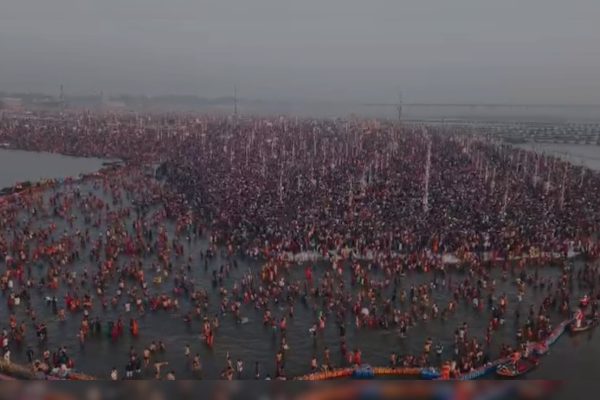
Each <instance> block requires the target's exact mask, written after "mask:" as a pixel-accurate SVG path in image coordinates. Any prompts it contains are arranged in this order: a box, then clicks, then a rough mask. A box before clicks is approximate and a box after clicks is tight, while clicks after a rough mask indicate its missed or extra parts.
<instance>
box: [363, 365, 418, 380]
mask: <svg viewBox="0 0 600 400" xmlns="http://www.w3.org/2000/svg"><path fill="white" fill-rule="evenodd" d="M422 370H423V369H422V368H405V367H401V368H390V367H374V368H373V371H374V372H375V376H407V377H413V378H418V377H420V376H421V372H422Z"/></svg>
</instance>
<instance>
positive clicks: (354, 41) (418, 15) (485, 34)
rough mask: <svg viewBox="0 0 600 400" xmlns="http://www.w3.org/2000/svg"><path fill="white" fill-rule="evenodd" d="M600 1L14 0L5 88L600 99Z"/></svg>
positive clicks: (4, 29) (4, 48)
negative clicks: (599, 43) (597, 20)
mask: <svg viewBox="0 0 600 400" xmlns="http://www.w3.org/2000/svg"><path fill="white" fill-rule="evenodd" d="M599 14H600V3H598V2H597V1H593V0H574V1H570V2H565V1H557V0H531V1H527V2H521V1H516V0H505V1H502V2H490V1H483V2H482V1H477V0H455V1H452V2H448V1H441V0H425V1H423V0H421V1H381V0H374V1H368V2H365V1H357V0H328V1H322V0H321V1H316V0H305V1H301V2H282V1H278V0H255V1H240V0H235V1H234V0H228V1H218V2H215V1H210V2H208V1H196V0H194V1H192V0H172V1H168V2H164V1H159V0H118V1H117V0H105V1H92V0H53V1H51V2H48V1H42V0H4V1H2V2H1V3H0V55H1V57H2V64H1V66H0V89H1V90H3V91H40V92H52V93H56V92H57V91H58V89H57V88H58V86H59V85H60V84H61V83H62V84H64V85H65V88H66V89H67V90H68V91H69V92H70V93H97V92H100V91H104V93H109V94H121V93H133V94H148V95H161V94H193V95H199V96H202V97H215V96H223V95H230V94H231V92H232V87H233V85H234V84H237V85H238V87H239V88H240V92H241V93H243V95H244V96H245V97H247V98H255V99H269V100H277V99H281V100H300V101H311V100H315V101H336V100H340V99H342V100H344V101H356V102H371V101H379V102H381V101H395V100H396V96H397V93H398V90H399V88H401V89H402V91H403V93H404V96H405V98H406V99H410V101H431V102H501V103H504V102H516V103H544V104H546V103H572V104H576V103H577V104H581V103H596V104H597V103H600V90H599V89H600V47H598V45H597V41H598V38H600V27H599V26H598V25H597V24H596V21H595V17H596V16H597V15H599Z"/></svg>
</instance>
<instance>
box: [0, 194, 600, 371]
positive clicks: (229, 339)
mask: <svg viewBox="0 0 600 400" xmlns="http://www.w3.org/2000/svg"><path fill="white" fill-rule="evenodd" d="M80 188H81V191H82V193H84V194H85V193H86V192H89V191H91V192H94V193H96V194H101V192H100V191H99V190H98V189H95V188H93V185H92V184H91V183H84V184H82V185H81V186H80ZM55 190H56V189H55ZM58 190H64V188H59V189H58ZM75 215H76V216H77V217H78V219H77V222H76V224H75V227H74V228H69V227H68V225H67V224H66V223H65V222H64V221H63V220H59V221H57V225H58V229H57V230H56V233H55V234H54V237H55V238H57V237H58V236H59V235H61V234H62V233H63V232H64V231H65V230H67V231H71V232H72V231H73V230H74V229H77V228H80V229H85V228H86V227H87V228H89V229H90V233H91V237H92V238H96V237H97V235H98V234H99V230H97V229H94V228H92V227H90V226H84V225H83V218H82V215H81V214H80V213H79V212H78V211H76V212H75ZM52 221H56V220H55V219H52ZM48 223H50V220H49V219H46V220H41V221H39V222H37V224H40V225H47V224H48ZM128 226H130V224H128ZM168 230H169V233H170V235H169V237H170V238H172V237H173V236H172V235H173V231H174V226H173V224H168ZM89 247H90V246H88V249H89ZM207 247H208V243H207V241H206V239H198V240H195V241H192V242H191V244H189V245H188V244H187V243H186V247H185V250H186V253H185V257H184V258H182V259H176V258H174V257H173V258H172V262H173V265H174V267H175V268H177V267H179V266H184V265H185V263H186V259H187V256H188V255H191V256H192V257H193V260H194V262H193V264H192V271H191V273H190V274H191V276H193V277H194V279H195V282H196V286H197V287H204V288H206V289H207V290H208V292H209V295H210V307H209V310H210V313H209V315H211V316H213V315H216V314H217V313H218V312H219V311H218V306H219V301H220V300H219V299H220V296H219V294H218V291H217V289H214V288H213V287H212V284H211V276H212V270H215V269H218V268H219V267H220V266H221V265H223V264H226V263H229V262H230V260H227V259H226V258H223V257H221V256H220V255H218V256H217V257H216V258H214V259H212V260H211V261H210V262H209V264H208V269H207V270H205V269H204V263H203V261H201V260H200V257H199V254H200V252H201V251H204V250H205V249H206V248H207ZM154 259H155V258H154V257H152V258H148V259H146V260H145V262H144V265H145V268H146V277H147V279H148V280H149V281H151V277H152V274H153V273H152V272H151V263H152V261H153V260H154ZM125 260H126V257H124V256H121V257H120V258H119V262H120V263H122V262H123V261H125ZM236 261H237V263H238V269H235V268H232V272H231V275H230V276H229V277H228V278H227V279H226V280H225V283H224V286H225V287H226V288H228V289H229V290H230V289H231V287H232V286H233V282H234V281H235V280H239V279H240V277H241V275H242V274H243V273H244V272H245V271H247V270H248V269H252V270H256V269H258V268H259V267H260V264H261V263H260V262H259V261H256V260H250V259H246V258H237V259H236ZM84 265H88V270H90V271H92V270H94V269H95V266H94V264H92V263H90V262H89V258H88V253H86V252H84V253H82V254H81V260H80V261H79V262H77V263H76V264H74V265H72V266H69V267H68V268H71V269H73V270H76V271H81V270H82V269H83V266H84ZM305 265H307V264H306V263H301V264H299V265H298V266H296V267H295V268H294V269H293V270H292V272H291V276H290V277H288V279H292V280H303V279H304V267H305ZM311 265H313V266H314V267H315V273H314V276H315V278H318V277H319V276H321V275H322V274H323V273H324V272H325V271H327V270H329V271H331V268H330V264H329V263H328V262H317V263H311ZM45 269H46V266H44V265H42V266H39V267H38V266H33V268H32V270H33V274H34V275H35V276H37V277H40V276H42V273H44V272H45ZM369 275H370V276H371V278H372V279H383V274H382V273H380V272H371V273H370V274H369ZM449 275H450V276H451V279H452V283H453V284H454V285H456V284H457V283H458V282H459V281H461V280H463V279H464V278H465V274H464V273H463V272H461V271H452V272H451V273H450V274H449ZM492 275H493V276H494V277H495V279H496V283H497V291H496V294H497V295H500V294H501V293H502V292H506V293H507V295H508V296H509V309H508V312H507V317H508V318H507V321H506V324H505V325H504V326H503V327H502V328H500V330H499V331H498V332H496V333H495V335H494V342H493V343H494V347H495V348H497V347H498V346H499V344H500V343H502V342H504V343H508V344H511V345H514V344H515V339H516V338H515V337H514V333H515V328H514V326H515V321H514V320H513V316H514V310H515V308H516V298H515V296H516V286H515V284H514V281H515V277H509V279H508V281H506V282H503V281H502V280H501V276H500V271H499V270H497V269H496V270H494V271H493V272H492ZM540 275H542V276H551V277H552V278H553V279H554V278H557V277H558V276H559V269H558V268H556V267H552V266H547V267H543V268H541V269H540ZM431 279H432V275H431V274H428V275H425V274H422V273H417V272H409V273H408V275H407V276H406V277H403V278H401V280H400V285H399V289H406V291H407V292H408V291H409V289H410V286H411V285H413V284H414V285H417V284H420V283H425V282H430V281H431ZM343 281H344V284H345V287H346V288H349V287H350V273H349V271H348V269H346V270H345V273H344V275H343ZM126 282H127V284H128V285H130V284H132V283H131V282H130V281H126ZM149 285H150V291H151V293H153V294H154V293H156V294H161V293H167V294H170V293H172V288H173V281H172V279H171V278H170V279H168V280H166V281H165V283H163V284H162V285H160V286H157V285H153V284H152V283H149ZM88 290H89V288H82V289H80V290H79V294H83V293H85V292H87V291H88ZM573 290H574V292H577V285H575V287H574V288H573ZM115 292H116V281H113V282H111V284H110V286H109V287H108V288H107V290H106V293H107V295H109V296H112V295H113V294H114V293H115ZM66 293H67V288H66V287H65V285H64V284H63V285H62V286H60V287H59V289H58V291H56V292H54V293H52V295H56V296H57V298H58V299H59V308H60V307H62V305H63V304H64V300H63V299H64V296H65V295H66ZM391 293H392V291H391V288H390V289H389V290H388V292H387V296H391ZM546 294H547V291H546V290H543V289H533V288H528V289H527V292H526V296H525V299H524V301H523V304H521V306H520V308H521V315H522V317H521V323H524V321H525V318H526V313H527V310H528V308H529V305H530V304H535V305H536V306H535V308H536V310H537V305H539V303H540V302H541V300H542V299H543V297H544V296H545V295H546ZM47 295H51V294H50V292H49V291H47V290H44V291H42V292H38V291H37V290H32V303H31V304H32V306H33V308H34V309H35V310H36V311H37V313H38V316H39V318H40V319H41V320H45V321H47V323H48V329H49V338H48V342H47V343H46V344H44V345H43V346H39V347H38V341H37V338H36V336H35V332H34V330H33V329H32V328H31V324H29V323H28V331H27V343H29V344H31V345H32V347H33V348H34V350H36V352H37V351H41V350H43V349H46V348H48V349H50V350H56V349H57V348H58V347H59V346H61V345H66V346H67V348H68V350H69V355H70V356H71V357H73V358H74V360H75V364H76V368H77V369H78V370H79V371H83V372H86V373H89V374H92V375H96V376H98V377H101V378H107V377H108V374H109V372H110V370H111V368H112V367H116V368H118V369H119V371H120V374H121V375H123V374H124V366H125V364H126V363H127V360H128V355H127V353H128V350H129V348H130V346H134V347H135V349H136V350H137V352H138V354H141V353H142V350H143V348H144V347H145V346H147V345H148V344H149V343H150V342H151V341H153V340H155V341H158V340H162V341H163V342H164V343H165V344H166V347H167V352H166V353H165V354H160V355H158V356H157V358H155V359H153V361H158V360H161V361H163V360H164V361H168V362H169V366H168V367H166V368H164V369H163V371H164V370H165V369H166V370H171V369H172V370H174V371H175V374H176V376H177V377H178V378H191V377H193V375H192V373H191V371H190V370H189V368H188V366H187V364H188V363H187V362H186V360H185V357H184V353H183V352H184V346H185V345H186V344H190V346H191V350H192V354H195V353H199V354H200V358H201V361H202V364H203V377H204V378H209V379H210V378H218V376H219V373H220V371H221V370H222V369H223V368H224V366H225V358H226V354H227V353H229V354H230V356H231V358H232V360H233V361H234V363H235V360H236V359H238V358H239V359H242V360H243V361H244V364H245V374H244V377H245V378H253V376H254V363H255V362H256V361H258V362H260V364H261V373H262V376H263V377H264V376H265V374H267V373H269V374H271V375H272V376H273V374H274V372H275V371H274V369H275V360H274V359H275V353H276V351H277V349H278V348H279V339H278V336H279V335H278V334H277V333H276V332H274V331H273V330H272V329H271V328H266V327H264V326H263V324H262V315H263V314H262V311H257V310H255V309H254V307H253V305H245V306H242V316H243V317H247V318H248V319H249V322H248V323H247V324H243V325H240V324H237V323H236V322H235V321H234V317H233V316H232V315H231V314H227V315H219V319H220V322H221V326H220V327H219V329H218V330H217V331H216V336H215V345H214V348H212V349H209V348H207V347H206V346H205V345H204V343H203V342H202V341H201V339H200V330H201V321H200V320H194V321H193V323H192V326H191V328H188V327H187V326H186V325H185V324H184V322H183V320H182V317H183V314H184V313H185V312H187V311H188V310H189V309H190V306H189V304H190V303H189V301H188V300H187V299H186V298H185V297H180V298H179V301H180V305H181V311H179V312H175V313H170V312H166V311H158V312H154V313H153V312H150V311H148V312H147V314H146V315H145V316H143V317H141V318H139V323H140V336H139V337H138V338H132V337H131V336H130V335H129V331H128V321H129V318H130V316H131V317H137V313H131V315H128V314H127V313H125V312H124V309H123V304H122V302H121V303H120V305H119V308H118V309H116V310H113V309H110V307H109V309H108V310H102V308H101V306H100V302H99V301H98V300H97V299H96V298H95V296H93V298H94V308H93V310H92V311H91V312H90V317H95V316H99V317H100V318H101V320H102V322H103V324H102V328H103V330H104V329H105V327H106V324H107V322H108V321H109V320H116V318H118V316H122V317H123V320H124V323H125V334H124V336H123V337H122V338H120V339H119V340H118V341H117V342H116V343H113V342H112V341H111V340H110V339H109V338H108V337H107V335H106V334H104V333H103V334H102V335H101V336H96V337H94V336H91V337H90V338H89V339H88V340H87V342H86V344H85V346H84V347H80V345H79V341H78V339H77V337H76V335H77V332H78V328H79V324H80V321H81V319H82V313H81V312H79V313H74V314H72V313H69V312H67V321H65V322H59V321H58V320H57V318H56V316H54V315H53V314H52V312H51V307H49V306H48V305H47V304H46V302H45V296H47ZM451 295H452V293H451V292H450V291H449V290H448V289H447V288H443V287H440V288H438V289H435V290H434V291H433V294H432V298H433V301H435V302H436V304H438V306H440V308H441V309H442V308H444V307H445V306H446V305H447V303H448V301H449V300H450V298H451ZM5 300H6V298H5V297H4V301H5ZM309 304H312V301H311V302H309ZM403 307H407V306H403ZM271 309H272V310H273V314H274V316H275V317H280V316H282V315H284V313H286V312H287V308H286V309H283V308H280V307H278V306H275V307H272V308H271ZM24 311H25V310H24V306H23V305H21V306H19V307H17V311H16V315H17V318H18V320H19V321H21V320H25V321H28V319H27V317H26V316H25V313H24ZM319 311H323V312H325V314H326V315H327V314H328V310H327V308H326V307H322V306H320V305H319V306H317V307H316V308H315V309H312V308H310V307H306V306H303V305H302V303H301V302H300V301H297V302H296V303H295V316H294V318H291V319H290V318H288V333H287V339H288V344H289V346H290V350H289V351H288V352H287V353H286V363H285V365H286V367H285V370H286V373H287V374H288V376H297V375H301V374H305V373H307V372H309V370H310V368H309V363H310V359H311V357H312V355H313V354H316V355H317V357H318V359H319V360H322V356H323V350H324V348H325V346H328V347H329V349H330V350H331V360H332V363H333V364H334V365H335V366H339V365H341V353H340V343H339V333H338V327H337V324H335V322H334V316H333V315H330V316H329V319H328V322H327V325H326V329H325V331H324V332H323V333H321V334H319V335H318V336H317V339H316V340H313V339H312V337H311V336H310V335H309V333H308V329H309V328H310V327H311V326H312V325H313V323H314V322H315V321H316V315H317V313H318V312H319ZM551 316H552V322H553V325H557V324H558V323H559V322H561V321H562V320H563V317H562V316H560V315H558V313H552V314H551ZM489 318H490V313H489V312H488V311H487V310H486V311H484V312H483V313H480V312H477V311H474V310H473V308H472V307H471V306H469V305H467V304H464V303H462V302H460V303H459V306H458V311H457V313H456V314H455V315H454V316H451V317H450V319H449V320H448V321H442V320H439V319H438V320H433V321H430V322H427V323H423V322H419V323H418V325H417V326H416V327H413V328H411V329H409V331H408V337H407V338H405V339H402V338H400V337H399V335H398V334H397V332H396V330H395V328H392V329H389V330H384V329H380V328H378V329H365V328H363V329H360V330H359V329H355V327H354V323H353V321H354V320H353V318H352V316H351V315H350V313H348V314H347V318H346V321H345V323H346V328H347V331H346V339H347V343H348V348H349V349H350V350H351V349H354V348H355V347H359V348H360V349H361V350H362V353H363V361H364V362H366V363H370V364H372V365H380V366H385V365H387V364H388V360H389V354H390V353H391V352H392V351H396V352H398V354H401V355H402V354H407V353H410V354H413V355H417V354H420V353H421V351H422V348H423V343H424V341H425V339H426V338H427V337H432V338H433V340H434V343H439V342H442V343H444V345H445V355H444V358H445V359H447V358H449V356H450V351H451V348H452V346H451V345H452V342H453V333H454V330H455V329H456V328H457V327H458V326H459V325H460V324H462V323H463V322H467V323H468V324H469V331H470V334H471V336H474V337H477V338H479V339H480V340H482V339H483V335H484V333H485V328H486V326H487V323H488V321H489ZM0 319H1V320H3V321H7V319H8V315H7V309H6V307H5V306H4V307H0ZM555 347H556V350H555V348H553V349H552V352H551V354H550V355H548V356H547V357H545V358H544V360H543V361H542V366H541V367H540V369H539V370H538V371H536V372H535V373H534V374H532V377H538V378H542V377H544V378H546V377H548V378H552V377H554V376H555V375H557V374H561V373H563V372H562V367H561V365H569V364H568V363H571V364H573V365H575V364H577V363H578V360H580V359H588V360H589V363H588V364H587V365H589V366H592V365H593V361H591V360H593V357H595V356H593V354H597V353H598V351H600V346H599V345H598V343H597V342H588V341H586V340H585V337H584V336H578V337H575V338H573V339H570V338H568V337H565V338H562V339H561V340H560V341H559V344H557V345H556V346H555ZM25 350H26V347H23V348H21V349H16V348H15V349H13V356H12V358H13V359H14V360H18V361H21V362H23V361H25ZM491 356H492V357H494V354H491ZM590 357H592V358H590ZM550 359H553V361H552V362H549V360H550ZM564 359H568V361H565V360H564ZM430 361H431V363H432V364H433V365H437V364H439V360H438V359H437V357H436V356H434V355H432V357H431V360H430ZM577 365H579V364H577ZM547 369H550V370H547ZM145 376H147V377H151V376H152V372H151V371H149V372H148V373H147V374H146V375H145Z"/></svg>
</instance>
